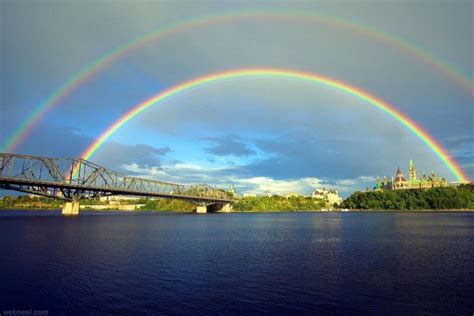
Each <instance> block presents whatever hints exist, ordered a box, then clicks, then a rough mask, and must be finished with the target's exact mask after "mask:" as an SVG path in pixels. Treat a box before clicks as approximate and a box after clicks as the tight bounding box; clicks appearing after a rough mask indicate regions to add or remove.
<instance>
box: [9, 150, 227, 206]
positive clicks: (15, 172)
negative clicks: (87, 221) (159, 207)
mask: <svg viewBox="0 0 474 316" xmlns="http://www.w3.org/2000/svg"><path fill="white" fill-rule="evenodd" d="M0 177H1V178H8V179H16V180H24V181H28V183H30V184H31V185H35V184H36V185H39V184H40V183H51V184H55V185H56V186H59V187H60V186H68V187H71V186H72V187H76V188H78V189H81V188H83V189H85V190H86V189H87V190H90V189H91V188H92V189H97V190H102V191H108V190H111V191H113V190H122V191H127V192H142V193H143V192H148V193H153V194H161V195H176V196H191V197H197V198H215V199H229V196H228V195H227V193H226V192H224V191H222V190H218V189H215V188H212V187H210V186H208V185H205V184H198V185H182V184H176V183H170V182H163V181H156V180H150V179H143V178H135V177H130V176H127V175H124V174H121V173H118V172H115V171H112V170H109V169H107V168H104V167H102V166H99V165H97V164H94V163H92V162H90V161H87V160H84V159H74V158H48V157H38V156H29V155H16V154H6V153H1V154H0Z"/></svg>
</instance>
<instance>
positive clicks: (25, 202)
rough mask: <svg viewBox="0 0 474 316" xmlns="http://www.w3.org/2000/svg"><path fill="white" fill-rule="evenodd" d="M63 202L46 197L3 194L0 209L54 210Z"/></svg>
mask: <svg viewBox="0 0 474 316" xmlns="http://www.w3.org/2000/svg"><path fill="white" fill-rule="evenodd" d="M62 203H63V202H62V201H61V200H57V199H51V198H47V197H34V198H31V197H29V196H26V195H20V196H16V197H12V196H5V197H3V198H1V199H0V209H3V210H11V209H38V210H40V209H42V210H56V209H59V208H61V204H62Z"/></svg>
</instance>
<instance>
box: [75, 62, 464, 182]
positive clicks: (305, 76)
mask: <svg viewBox="0 0 474 316" xmlns="http://www.w3.org/2000/svg"><path fill="white" fill-rule="evenodd" d="M249 77H271V78H291V79H300V80H305V81H309V82H313V83H317V84H322V85H325V86H328V87H331V88H334V89H336V90H339V91H342V92H345V93H347V94H349V95H351V96H353V97H356V98H359V99H361V100H363V101H366V102H367V103H368V104H370V105H372V106H374V107H375V108H377V109H379V110H382V111H383V112H385V113H386V114H388V115H390V116H391V117H392V118H394V119H395V120H397V121H398V122H399V123H401V124H402V125H403V126H404V127H405V128H407V129H408V130H409V131H410V132H412V133H413V134H414V135H416V136H417V137H418V138H419V139H420V140H421V141H422V142H423V143H425V144H426V145H427V146H428V147H429V148H430V149H431V150H432V151H433V153H435V155H436V156H437V157H438V158H439V159H440V160H441V162H442V163H443V164H444V165H446V167H447V168H448V169H449V170H450V172H451V173H452V174H453V176H454V177H455V178H456V179H457V180H458V181H467V177H466V176H465V175H464V174H463V172H462V170H461V168H460V167H459V166H458V165H457V164H456V162H455V161H454V160H453V159H452V158H451V157H450V156H449V154H448V153H447V152H446V151H445V150H444V149H443V148H442V147H441V145H439V144H438V143H437V142H436V141H435V140H434V139H433V138H432V137H431V136H430V135H429V134H428V133H427V132H425V131H423V130H422V129H421V128H420V127H419V126H417V125H416V124H415V123H414V122H413V121H412V120H410V119H409V118H408V117H407V116H405V115H403V114H401V113H400V112H399V111H397V110H396V109H395V108H394V107H393V106H392V105H389V104H388V103H386V102H384V101H382V100H380V99H378V98H376V97H375V96H373V95H370V94H369V93H367V92H365V91H363V90H361V89H359V88H356V87H353V86H351V85H349V84H347V83H344V82H341V81H338V80H335V79H332V78H329V77H325V76H321V75H318V74H313V73H306V72H301V71H295V70H288V69H275V68H251V69H239V70H230V71H225V72H219V73H213V74H209V75H206V76H202V77H198V78H195V79H192V80H190V81H186V82H183V83H181V84H178V85H175V86H173V87H170V88H168V89H166V90H164V91H162V92H160V93H158V94H156V95H154V96H152V97H151V98H148V99H146V100H145V101H143V102H141V103H139V104H137V105H135V106H133V107H132V108H131V109H130V110H129V111H128V112H127V113H125V114H124V115H123V116H122V117H121V118H119V119H118V120H117V121H115V123H113V124H112V125H110V126H109V127H108V128H107V129H106V130H105V131H104V132H103V133H102V134H101V135H100V136H99V137H98V138H97V139H96V140H95V141H94V142H93V143H91V144H90V145H89V147H88V148H87V149H86V150H85V151H84V152H83V153H82V154H81V157H82V158H84V159H90V158H91V157H92V155H94V153H95V152H96V151H97V150H98V149H99V148H100V146H102V145H103V144H104V142H105V141H107V139H108V138H109V137H110V136H112V134H114V133H115V132H116V131H117V130H118V129H119V128H121V127H122V126H123V125H125V124H126V123H127V122H129V121H130V120H132V119H133V118H134V117H136V116H137V115H139V114H140V113H142V112H143V111H145V110H146V109H148V108H149V107H151V106H152V105H154V104H157V103H158V102H160V101H164V100H166V99H167V98H170V97H172V96H175V95H177V94H179V93H181V92H183V91H186V90H189V89H193V88H196V87H199V86H203V85H205V84H209V83H213V82H218V81H221V80H227V79H236V78H249Z"/></svg>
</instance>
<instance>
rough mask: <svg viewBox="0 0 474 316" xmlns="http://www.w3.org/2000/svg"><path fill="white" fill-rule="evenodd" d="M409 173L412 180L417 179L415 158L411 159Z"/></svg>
mask: <svg viewBox="0 0 474 316" xmlns="http://www.w3.org/2000/svg"><path fill="white" fill-rule="evenodd" d="M408 173H409V176H410V180H416V169H415V164H414V163H413V160H411V159H410V163H409V164H408Z"/></svg>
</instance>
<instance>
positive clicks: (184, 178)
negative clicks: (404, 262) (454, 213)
mask: <svg viewBox="0 0 474 316" xmlns="http://www.w3.org/2000/svg"><path fill="white" fill-rule="evenodd" d="M473 6H474V5H473V2H472V1H298V2H295V1H291V2H290V1H288V2H286V1H276V2H268V1H123V0H120V1H80V2H79V1H47V0H45V1H23V0H19V1H9V0H3V1H0V15H1V17H0V23H1V24H0V40H1V41H0V71H1V77H0V143H1V144H4V143H5V142H7V140H8V139H9V138H10V137H11V135H12V133H13V132H14V131H15V129H16V128H17V127H18V126H19V124H21V122H22V121H23V120H24V119H25V117H27V116H28V115H29V114H30V113H32V112H33V111H34V110H35V109H36V108H37V107H38V106H39V105H40V104H42V103H44V102H45V100H46V99H47V98H48V96H49V95H50V94H51V93H53V92H54V91H57V90H58V88H59V87H60V86H61V85H63V84H64V83H65V82H66V81H67V80H68V78H70V77H71V76H73V75H74V74H76V73H78V72H79V71H80V70H81V69H83V67H84V66H86V65H88V64H90V63H91V62H94V60H96V59H97V58H99V57H100V56H102V55H103V54H105V53H107V52H109V51H111V50H114V49H115V48H116V47H120V46H123V45H124V44H125V43H127V42H129V41H131V40H134V39H136V38H140V37H141V36H143V35H144V34H147V33H150V32H152V31H154V30H158V29H160V28H168V27H171V26H173V25H182V24H183V23H187V22H189V21H191V20H195V19H200V18H203V17H206V16H216V17H219V16H225V15H226V14H227V15H229V14H233V15H234V16H237V17H238V16H239V14H240V15H242V14H244V13H245V12H260V13H265V12H267V13H268V12H280V13H282V14H284V13H289V12H294V11H299V12H304V13H305V14H307V15H315V16H319V17H325V18H331V19H337V20H339V21H344V22H345V23H348V24H351V25H353V24H355V25H359V26H364V27H365V28H369V29H370V30H373V31H375V32H383V33H384V34H388V36H389V37H390V38H393V39H397V40H401V41H403V42H404V43H408V45H410V47H416V48H417V49H421V50H422V51H423V52H426V56H431V57H432V58H436V60H440V61H442V62H443V63H444V64H447V65H449V67H450V68H451V69H453V70H454V71H455V72H457V73H459V74H461V75H462V76H464V77H465V78H467V80H468V81H470V82H471V89H472V81H473V78H474V57H473V56H474V40H473V38H474V34H473V33H474V31H473V30H474V7H473ZM252 67H267V68H284V69H292V70H296V71H304V72H308V73H314V74H319V75H323V76H327V77H331V78H334V79H337V80H339V81H342V82H345V83H347V84H350V85H352V86H355V87H358V88H360V89H363V90H364V91H366V92H368V93H370V94H371V95H374V96H376V97H378V98H380V99H382V100H384V101H386V102H387V103H389V104H391V105H393V106H394V107H395V108H396V109H397V110H398V111H400V112H401V113H403V114H404V115H406V116H407V117H409V118H410V119H411V120H412V121H414V122H416V123H417V124H418V125H419V126H420V127H422V128H423V129H424V130H425V131H426V132H427V133H428V134H430V135H431V136H432V137H433V138H434V139H435V140H436V141H437V142H438V143H439V144H440V145H442V147H443V148H444V149H446V151H447V152H448V153H449V154H450V155H451V156H452V157H453V159H454V160H455V161H456V162H457V163H458V165H459V166H460V167H461V168H462V170H463V171H464V173H465V174H466V175H467V176H468V177H469V178H470V179H472V178H474V130H473V126H474V124H473V122H474V113H473V109H474V95H473V93H472V90H470V91H469V89H466V87H463V86H462V85H460V84H459V82H457V81H455V80H453V79H452V77H450V76H448V75H447V74H446V73H444V72H443V71H440V70H439V69H437V68H436V67H433V66H432V65H431V64H430V63H429V62H427V59H426V58H423V56H421V58H420V56H416V55H413V54H410V53H407V52H406V51H405V50H403V49H400V48H399V47H397V46H396V45H390V44H387V42H384V41H380V40H377V39H376V38H374V37H371V36H367V35H366V34H363V33H361V32H355V31H353V30H352V31H351V30H350V29H347V28H340V27H334V25H328V24H321V23H315V22H314V21H313V22H311V21H308V19H303V18H298V16H296V17H295V15H292V17H287V18H270V17H268V16H265V15H264V14H260V15H258V14H256V15H255V16H252V17H251V18H240V19H239V18H234V19H220V20H219V22H214V23H208V24H203V25H195V26H193V27H188V28H181V29H180V30H177V31H175V32H170V34H169V35H167V36H162V37H160V38H159V39H158V40H154V41H150V42H149V43H147V44H146V45H143V46H141V47H138V48H137V49H134V50H133V51H130V52H129V53H128V54H125V55H124V56H122V57H121V58H118V59H117V60H115V61H114V62H112V63H110V64H109V65H107V67H104V68H103V69H101V70H100V71H98V72H97V73H95V74H94V75H93V76H91V77H90V78H88V80H85V81H84V82H82V83H81V84H80V85H78V86H77V87H76V88H75V89H74V90H72V91H71V92H70V93H68V94H67V95H65V97H64V98H62V99H61V100H60V102H58V104H56V106H54V107H53V108H52V109H50V110H49V111H48V112H47V113H46V114H45V115H44V117H43V118H42V119H41V120H40V121H39V122H38V124H36V125H35V126H34V127H33V129H32V130H31V132H30V133H29V134H28V135H27V137H26V138H25V140H24V141H23V142H22V143H21V144H19V146H18V147H17V148H15V150H14V152H15V153H21V154H32V155H43V156H51V157H78V156H79V155H80V154H81V153H82V152H83V151H84V150H85V149H86V148H87V147H88V145H89V144H90V143H91V142H93V141H94V139H96V138H97V137H98V136H99V135H100V134H101V133H102V131H104V130H105V129H106V128H107V127H108V126H110V125H111V124H112V123H113V122H114V121H116V120H117V119H119V118H120V117H121V116H122V115H123V114H125V113H126V112H127V111H128V110H129V109H131V108H132V107H133V106H134V105H136V104H138V103H140V102H142V101H143V100H145V99H147V98H149V97H151V96H153V95H156V94H157V93H159V92H160V91H163V90H164V89H166V88H170V87H172V86H175V85H178V84H180V83H182V82H184V81H187V80H190V79H193V78H196V77H200V76H204V75H208V74H212V73H216V72H221V71H228V70H237V69H244V68H252ZM409 159H413V160H414V162H415V165H416V167H417V171H418V174H420V175H421V174H422V173H423V172H426V173H427V174H428V173H431V172H432V171H435V172H436V173H437V175H438V176H443V177H445V178H446V179H447V180H448V181H453V180H455V179H454V177H453V175H452V174H451V173H450V171H449V170H448V168H447V167H446V166H445V165H444V164H443V163H442V162H441V160H440V159H439V158H438V157H437V156H436V155H435V154H434V153H433V152H432V151H431V150H430V149H429V148H428V147H427V146H426V145H425V144H423V143H422V142H421V141H420V139H418V138H417V137H416V136H415V135H413V134H412V133H411V132H409V131H408V130H407V129H406V128H405V127H403V125H402V124H400V123H399V122H397V121H396V120H394V119H393V118H391V117H389V116H388V115H387V114H385V113H383V112H382V111H380V110H377V109H376V108H374V107H373V106H371V105H370V104H368V103H367V102H364V101H362V100H360V99H357V98H355V97H354V96H351V95H348V94H346V93H343V92H341V91H338V90H335V89H331V88H328V87H327V86H323V85H318V84H315V83H310V82H304V81H301V80H294V79H289V78H274V77H271V76H269V77H258V78H256V77H254V78H238V79H230V80H222V81H219V82H214V83H210V84H206V85H203V86H200V87H197V88H194V89H191V90H188V91H185V92H183V93H180V94H178V95H176V96H174V97H173V98H170V99H167V100H165V101H164V102H161V103H157V104H156V105H154V106H152V107H150V108H149V109H147V110H146V111H145V112H143V113H142V114H140V115H138V116H137V117H136V118H135V119H133V120H131V121H130V122H128V123H127V124H125V125H124V126H123V127H122V128H121V129H119V130H118V131H117V132H116V133H114V134H113V135H112V137H110V138H109V139H108V141H107V142H106V143H105V144H104V145H103V146H101V147H100V148H99V150H98V151H97V152H96V153H95V154H94V155H93V156H92V157H91V158H90V160H92V161H93V162H95V163H98V164H101V165H104V166H107V167H109V168H111V169H113V170H115V171H119V172H123V173H126V174H129V175H133V176H138V177H146V178H151V179H157V180H163V181H172V182H177V183H208V184H211V185H214V186H218V187H221V188H228V187H229V185H231V184H232V185H234V186H235V187H236V189H237V191H238V192H239V193H241V194H242V193H245V192H247V193H257V194H261V193H264V192H267V191H269V192H271V193H274V194H281V193H288V192H299V193H302V194H308V193H310V192H311V191H312V190H314V189H315V188H321V187H332V188H337V189H339V191H340V193H341V195H342V196H347V195H348V194H350V192H352V191H354V190H363V189H365V188H366V187H373V185H374V181H375V177H377V176H380V177H382V176H387V177H389V178H390V177H391V176H392V175H394V173H395V171H396V169H397V167H398V166H400V167H401V168H402V170H404V171H405V173H407V168H408V161H409ZM3 194H4V192H3Z"/></svg>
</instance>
